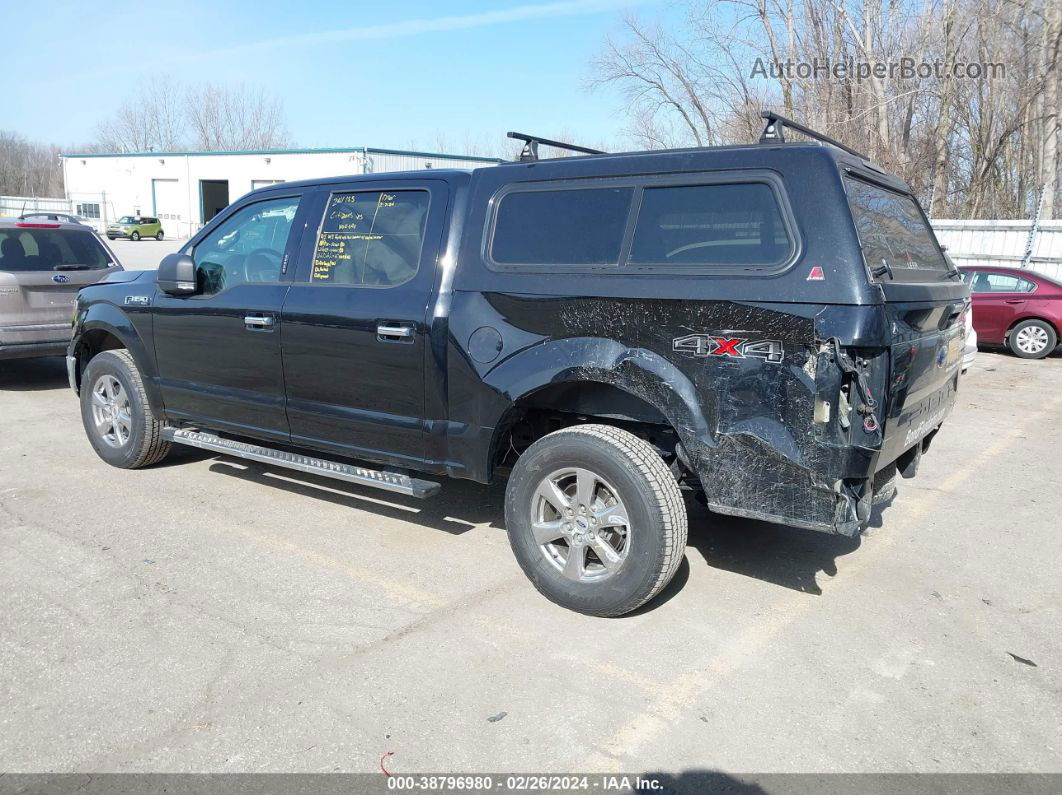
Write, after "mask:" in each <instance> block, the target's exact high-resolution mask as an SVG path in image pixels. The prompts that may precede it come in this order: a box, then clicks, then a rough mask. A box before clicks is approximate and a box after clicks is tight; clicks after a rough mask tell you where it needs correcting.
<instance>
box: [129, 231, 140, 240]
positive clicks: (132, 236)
mask: <svg viewBox="0 0 1062 795" xmlns="http://www.w3.org/2000/svg"><path fill="white" fill-rule="evenodd" d="M129 239H130V240H139V239H140V233H139V232H132V233H131V234H130V235H129Z"/></svg>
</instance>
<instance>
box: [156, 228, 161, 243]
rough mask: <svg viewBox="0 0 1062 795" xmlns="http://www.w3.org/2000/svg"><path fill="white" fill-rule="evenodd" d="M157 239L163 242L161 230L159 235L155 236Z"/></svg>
mask: <svg viewBox="0 0 1062 795" xmlns="http://www.w3.org/2000/svg"><path fill="white" fill-rule="evenodd" d="M155 239H156V240H158V241H161V240H162V230H161V229H160V230H159V233H158V234H157V235H155Z"/></svg>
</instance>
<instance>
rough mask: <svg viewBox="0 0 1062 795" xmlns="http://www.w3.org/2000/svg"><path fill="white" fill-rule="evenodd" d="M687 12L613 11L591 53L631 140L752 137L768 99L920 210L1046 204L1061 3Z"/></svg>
mask: <svg viewBox="0 0 1062 795" xmlns="http://www.w3.org/2000/svg"><path fill="white" fill-rule="evenodd" d="M686 8H687V14H686V15H685V18H684V19H683V21H682V22H681V24H679V25H675V26H672V27H671V28H663V27H661V26H660V25H657V24H653V23H649V22H643V21H640V20H638V19H636V18H633V17H628V18H626V19H625V20H624V21H623V22H622V23H621V33H620V35H619V36H618V37H616V38H612V39H609V40H608V41H606V42H605V44H604V47H603V48H602V52H601V54H600V55H599V56H598V57H597V58H596V59H595V61H594V62H593V77H592V80H591V87H596V86H603V85H614V86H617V87H619V88H620V90H621V95H622V96H623V97H624V99H625V100H626V102H627V106H628V108H627V118H628V126H627V128H626V130H625V132H626V134H627V135H628V136H629V137H631V138H632V139H634V140H635V141H637V142H638V143H639V144H641V145H643V146H649V147H670V146H675V145H695V146H706V145H712V144H715V143H738V142H746V141H749V140H754V139H755V136H756V135H758V133H759V130H760V120H759V118H758V117H759V113H760V110H761V109H766V108H779V109H781V110H782V111H783V112H784V113H785V114H786V115H792V116H794V117H796V118H798V119H800V120H802V121H805V122H806V123H808V124H810V125H811V126H813V127H816V128H818V129H822V130H823V131H824V132H826V133H828V134H829V135H832V136H834V137H836V138H839V139H840V140H842V141H844V142H845V143H846V144H848V145H850V146H852V147H853V148H855V149H858V150H860V151H864V152H867V153H868V154H869V155H870V156H871V157H873V158H874V159H875V160H877V161H878V162H880V163H882V164H883V165H885V166H887V167H888V168H890V169H892V170H894V171H897V172H898V173H899V174H900V175H901V176H903V177H904V178H905V179H906V180H907V181H908V183H910V185H911V186H912V188H913V189H914V190H915V191H916V193H917V195H918V196H919V197H920V198H921V199H922V200H923V201H924V202H925V203H926V205H927V206H928V207H929V208H930V209H931V212H932V213H933V214H934V215H937V216H941V215H994V216H996V217H1026V216H1027V215H1028V213H1029V212H1030V211H1031V208H1032V204H1033V203H1034V202H1035V196H1036V194H1037V193H1038V191H1039V187H1040V185H1043V186H1044V187H1045V202H1044V207H1045V210H1046V212H1045V214H1044V215H1045V217H1050V215H1049V214H1050V213H1051V212H1057V207H1058V205H1057V194H1058V190H1059V179H1058V176H1059V151H1058V144H1059V141H1058V139H1059V136H1060V135H1062V133H1060V126H1062V123H1060V119H1059V92H1060V90H1062V89H1060V85H1059V79H1060V77H1059V71H1060V70H1059V57H1060V37H1062V23H1060V20H1059V17H1060V15H1062V3H1060V2H1059V0H890V2H887V3H883V2H881V1H880V0H689V1H688V3H687V6H686ZM905 61H906V63H907V69H906V71H905V70H904V68H903V67H904V64H905ZM959 64H963V65H965V66H966V67H967V70H966V72H965V73H964V74H965V75H968V76H969V77H968V79H962V76H960V78H956V77H954V69H955V68H957V66H958V65H959ZM879 65H880V66H879ZM969 65H973V66H974V67H976V68H978V70H979V71H980V74H972V73H970V71H969V69H968V67H969ZM838 66H840V67H841V71H837V69H836V67H838ZM1000 67H1001V68H1000ZM800 69H803V70H804V71H803V72H801V71H799V70H800ZM861 69H866V70H870V71H860V70H861ZM879 69H885V70H886V71H885V72H884V73H882V72H880V71H877V70H879ZM1048 197H1050V199H1049V198H1048ZM1051 200H1055V201H1051Z"/></svg>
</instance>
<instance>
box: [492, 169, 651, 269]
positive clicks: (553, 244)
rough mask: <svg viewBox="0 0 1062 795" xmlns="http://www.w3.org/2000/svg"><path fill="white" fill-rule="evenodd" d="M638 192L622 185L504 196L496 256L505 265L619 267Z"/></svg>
mask: <svg viewBox="0 0 1062 795" xmlns="http://www.w3.org/2000/svg"><path fill="white" fill-rule="evenodd" d="M633 195H634V188H630V187H622V188H573V189H557V190H526V191H515V192H513V193H510V194H508V195H506V196H503V197H502V200H501V203H500V204H499V206H498V214H497V217H496V219H495V222H494V235H493V238H492V240H491V247H490V255H491V258H492V259H493V260H494V261H495V262H497V263H498V264H499V265H617V264H618V263H619V255H620V247H621V245H622V243H623V231H624V227H625V226H626V224H627V214H628V213H629V211H630V205H631V196H633Z"/></svg>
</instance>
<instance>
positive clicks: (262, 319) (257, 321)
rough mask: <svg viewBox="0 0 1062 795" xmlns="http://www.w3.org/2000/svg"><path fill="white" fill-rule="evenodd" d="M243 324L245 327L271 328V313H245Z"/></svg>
mask: <svg viewBox="0 0 1062 795" xmlns="http://www.w3.org/2000/svg"><path fill="white" fill-rule="evenodd" d="M243 324H244V325H245V326H247V328H273V316H272V315H246V316H244V318H243Z"/></svg>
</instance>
